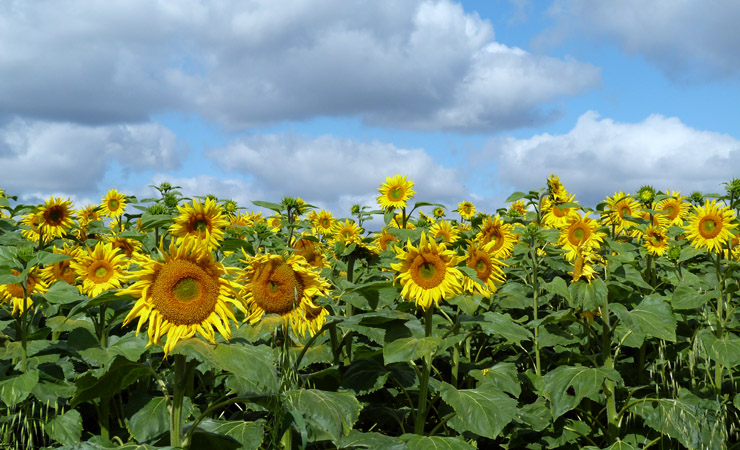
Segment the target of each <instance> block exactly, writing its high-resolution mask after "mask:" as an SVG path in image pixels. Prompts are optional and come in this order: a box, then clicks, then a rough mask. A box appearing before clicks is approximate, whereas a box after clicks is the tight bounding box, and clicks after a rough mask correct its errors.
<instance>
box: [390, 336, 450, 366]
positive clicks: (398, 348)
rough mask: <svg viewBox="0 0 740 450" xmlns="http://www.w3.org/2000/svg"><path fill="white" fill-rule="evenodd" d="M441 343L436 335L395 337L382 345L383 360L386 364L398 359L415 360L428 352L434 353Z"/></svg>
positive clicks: (398, 360)
mask: <svg viewBox="0 0 740 450" xmlns="http://www.w3.org/2000/svg"><path fill="white" fill-rule="evenodd" d="M441 345H442V339H440V338H438V337H436V336H427V337H423V338H414V337H409V338H401V339H396V340H395V341H392V342H389V343H387V344H385V346H384V347H383V360H384V362H385V364H386V365H388V364H391V363H394V362H400V361H415V360H417V359H420V358H422V357H424V356H426V355H428V354H434V352H436V351H437V349H438V348H439V347H440V346H441Z"/></svg>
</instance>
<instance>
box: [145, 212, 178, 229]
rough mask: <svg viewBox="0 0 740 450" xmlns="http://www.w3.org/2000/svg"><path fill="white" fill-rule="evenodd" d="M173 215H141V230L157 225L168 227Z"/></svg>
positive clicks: (157, 226)
mask: <svg viewBox="0 0 740 450" xmlns="http://www.w3.org/2000/svg"><path fill="white" fill-rule="evenodd" d="M174 217H175V216H172V215H169V214H147V213H144V214H142V215H141V228H142V229H143V230H152V229H154V228H159V227H165V228H167V227H169V226H170V225H172V219H173V218H174Z"/></svg>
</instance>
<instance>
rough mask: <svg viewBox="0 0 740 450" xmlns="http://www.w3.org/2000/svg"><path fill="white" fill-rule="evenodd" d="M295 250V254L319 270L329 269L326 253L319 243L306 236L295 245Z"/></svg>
mask: <svg viewBox="0 0 740 450" xmlns="http://www.w3.org/2000/svg"><path fill="white" fill-rule="evenodd" d="M293 248H294V249H295V250H296V251H295V252H293V253H294V254H296V255H299V256H302V257H303V259H305V260H306V262H308V263H309V264H311V265H312V266H313V267H316V268H319V269H320V268H322V267H329V262H328V261H327V260H326V256H324V252H322V251H321V244H320V243H319V242H316V241H313V240H311V239H308V238H307V237H305V236H304V237H302V238H299V239H297V240H296V241H295V242H294V243H293Z"/></svg>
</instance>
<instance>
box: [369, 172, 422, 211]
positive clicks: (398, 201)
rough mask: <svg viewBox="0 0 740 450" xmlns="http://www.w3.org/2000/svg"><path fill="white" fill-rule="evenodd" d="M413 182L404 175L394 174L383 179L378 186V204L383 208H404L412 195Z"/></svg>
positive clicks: (413, 192)
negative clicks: (383, 181)
mask: <svg viewBox="0 0 740 450" xmlns="http://www.w3.org/2000/svg"><path fill="white" fill-rule="evenodd" d="M413 188H414V182H413V181H410V180H407V179H406V175H394V176H392V177H388V178H386V179H385V183H383V184H381V185H380V187H379V188H378V192H380V195H379V196H378V204H379V205H380V207H381V208H383V209H395V208H405V207H406V202H407V201H408V200H409V199H410V198H412V197H413V196H414V194H415V193H416V192H415V191H414V189H413Z"/></svg>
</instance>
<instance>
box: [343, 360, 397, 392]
mask: <svg viewBox="0 0 740 450" xmlns="http://www.w3.org/2000/svg"><path fill="white" fill-rule="evenodd" d="M388 375H390V371H389V370H388V369H386V368H385V366H383V364H381V363H380V362H379V361H378V360H376V359H374V358H362V359H357V360H354V361H352V364H350V366H349V367H348V368H347V370H346V371H345V372H344V374H343V375H342V388H343V389H347V390H350V391H352V392H354V393H355V395H363V394H368V393H370V392H375V391H377V390H378V389H380V388H382V387H383V386H384V385H385V382H386V380H387V379H388Z"/></svg>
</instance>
